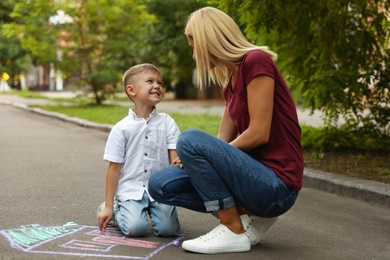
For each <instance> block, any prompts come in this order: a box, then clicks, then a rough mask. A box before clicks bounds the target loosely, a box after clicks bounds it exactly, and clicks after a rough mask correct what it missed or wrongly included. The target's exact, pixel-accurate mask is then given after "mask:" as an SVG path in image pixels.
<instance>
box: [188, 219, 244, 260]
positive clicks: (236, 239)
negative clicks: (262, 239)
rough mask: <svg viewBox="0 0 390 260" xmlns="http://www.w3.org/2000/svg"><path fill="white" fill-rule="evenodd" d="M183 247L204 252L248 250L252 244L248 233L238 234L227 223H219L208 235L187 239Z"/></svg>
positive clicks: (219, 252)
mask: <svg viewBox="0 0 390 260" xmlns="http://www.w3.org/2000/svg"><path fill="white" fill-rule="evenodd" d="M181 247H182V248H183V249H185V250H187V251H191V252H196V253H203V254H221V253H234V252H247V251H250V250H251V244H250V240H249V238H248V236H247V235H246V233H242V234H236V233H234V232H232V231H231V230H230V229H229V228H228V227H226V226H225V225H222V224H219V225H218V226H217V227H215V228H214V229H213V230H211V231H210V232H209V233H207V234H206V235H203V236H200V237H198V238H195V239H191V240H186V241H184V242H183V243H182V245H181Z"/></svg>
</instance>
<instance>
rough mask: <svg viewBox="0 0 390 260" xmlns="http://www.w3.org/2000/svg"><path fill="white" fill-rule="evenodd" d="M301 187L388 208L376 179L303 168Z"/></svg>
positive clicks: (385, 187)
mask: <svg viewBox="0 0 390 260" xmlns="http://www.w3.org/2000/svg"><path fill="white" fill-rule="evenodd" d="M0 104H3V105H10V106H14V107H16V108H20V109H23V110H27V111H30V112H33V113H37V114H40V115H44V116H48V117H52V118H57V119H60V120H62V121H66V122H69V123H73V124H76V125H79V126H82V127H86V128H91V129H97V130H100V131H104V132H110V131H111V128H112V127H113V126H112V125H108V124H98V123H93V122H90V121H87V120H83V119H79V118H75V117H69V116H66V115H64V114H60V113H56V112H49V111H45V110H42V109H40V108H32V107H29V106H28V105H26V104H22V103H16V102H10V101H4V100H0ZM303 187H308V188H313V189H318V190H322V191H325V192H328V193H333V194H337V195H341V196H344V197H350V198H354V199H358V200H361V201H365V202H368V203H370V204H374V205H377V206H381V207H386V208H390V185H389V184H386V183H381V182H377V181H370V180H364V179H357V178H352V177H348V176H341V175H336V174H331V173H327V172H323V171H318V170H313V169H308V168H305V169H304V173H303Z"/></svg>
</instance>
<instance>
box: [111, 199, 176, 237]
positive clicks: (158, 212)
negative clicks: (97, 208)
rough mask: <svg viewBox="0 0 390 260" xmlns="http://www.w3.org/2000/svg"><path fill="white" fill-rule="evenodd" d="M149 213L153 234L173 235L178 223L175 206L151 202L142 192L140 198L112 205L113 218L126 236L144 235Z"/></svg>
mask: <svg viewBox="0 0 390 260" xmlns="http://www.w3.org/2000/svg"><path fill="white" fill-rule="evenodd" d="M146 213H148V214H149V217H150V220H151V222H152V225H153V230H154V235H155V236H175V235H177V233H178V231H179V228H180V224H179V220H178V215H177V211H176V208H175V207H173V206H169V205H165V204H161V203H159V202H157V201H154V202H151V201H150V200H149V195H148V194H147V193H146V192H144V196H143V198H142V199H141V200H126V201H118V204H117V206H116V207H114V218H115V221H116V222H117V223H118V225H119V228H120V229H121V231H122V233H123V234H125V235H126V236H132V237H138V236H145V235H146V232H147V229H148V219H147V216H146Z"/></svg>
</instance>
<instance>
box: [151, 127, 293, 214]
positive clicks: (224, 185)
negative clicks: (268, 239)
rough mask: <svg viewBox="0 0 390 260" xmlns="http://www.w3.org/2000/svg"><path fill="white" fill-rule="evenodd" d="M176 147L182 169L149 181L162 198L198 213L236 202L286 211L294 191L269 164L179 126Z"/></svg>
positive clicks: (265, 211)
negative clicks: (179, 130) (182, 129)
mask: <svg viewBox="0 0 390 260" xmlns="http://www.w3.org/2000/svg"><path fill="white" fill-rule="evenodd" d="M176 149H177V153H178V155H179V157H180V159H181V161H182V163H183V165H184V168H179V167H178V166H172V167H168V168H165V169H162V170H160V171H158V172H156V173H155V174H154V175H152V176H151V178H150V180H149V187H148V188H149V193H150V195H151V196H152V197H153V198H154V199H155V200H157V201H159V202H161V203H165V204H168V205H175V206H179V207H184V208H187V209H191V210H195V211H199V212H215V211H217V210H219V209H227V208H231V207H233V206H235V205H236V204H239V205H241V206H242V207H243V208H245V209H246V210H247V211H249V212H250V213H251V214H253V215H256V216H259V217H265V218H267V217H268V218H270V217H276V216H279V215H281V214H283V213H285V212H286V211H287V210H288V209H290V208H291V207H292V206H293V205H294V203H295V200H296V198H297V196H298V192H296V191H292V190H290V189H289V188H288V187H287V186H286V185H285V184H284V182H283V181H282V180H281V179H280V178H279V177H277V176H276V174H275V173H274V172H273V171H272V169H270V168H268V167H267V166H265V165H263V164H262V163H260V162H259V161H257V160H255V159H253V158H252V157H250V156H249V155H247V154H246V153H244V152H242V151H241V150H239V149H237V148H235V147H233V146H232V145H230V144H228V143H226V142H224V141H222V140H220V139H218V138H216V137H214V136H211V135H209V134H206V133H203V132H201V131H198V130H186V131H183V133H182V134H181V135H180V136H179V139H178V142H177V147H176Z"/></svg>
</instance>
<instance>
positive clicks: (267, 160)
mask: <svg viewBox="0 0 390 260" xmlns="http://www.w3.org/2000/svg"><path fill="white" fill-rule="evenodd" d="M259 75H267V76H270V77H271V78H273V79H274V81H275V90H274V91H275V92H274V108H273V111H272V113H273V114H272V125H271V132H270V137H269V141H268V143H266V144H264V145H261V146H259V147H257V148H255V149H253V150H251V151H250V152H248V154H249V155H250V156H252V157H253V158H255V159H256V160H258V161H260V162H261V163H263V164H264V165H266V166H268V167H270V168H271V169H272V170H273V171H274V172H275V174H276V175H277V176H278V177H279V178H280V179H282V180H283V182H284V183H285V184H286V185H287V186H288V187H289V188H290V189H291V190H295V191H299V190H300V189H301V188H302V175H303V154H302V147H301V142H300V136H301V128H300V126H299V123H298V116H297V111H296V107H295V104H294V101H293V99H292V97H291V94H290V91H289V89H288V88H287V85H286V83H285V81H284V79H283V77H282V75H281V73H280V72H279V70H278V68H277V67H276V64H275V62H274V61H273V60H272V59H271V57H270V56H269V55H268V54H267V53H265V52H263V51H258V50H255V51H250V52H248V53H247V54H246V55H245V57H244V58H243V61H242V63H241V64H240V66H239V68H238V73H237V77H236V85H235V86H234V88H233V90H232V89H231V88H230V83H229V86H227V87H225V88H224V96H225V101H226V107H227V109H228V111H229V114H230V117H231V118H232V120H233V122H234V124H235V125H236V127H237V129H238V131H239V133H240V134H241V133H243V132H244V131H245V130H246V129H247V128H248V126H249V120H250V119H249V112H248V98H247V88H246V87H247V86H248V85H249V83H250V82H251V81H252V79H254V78H255V77H256V76H259ZM258 87H259V88H261V86H258Z"/></svg>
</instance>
